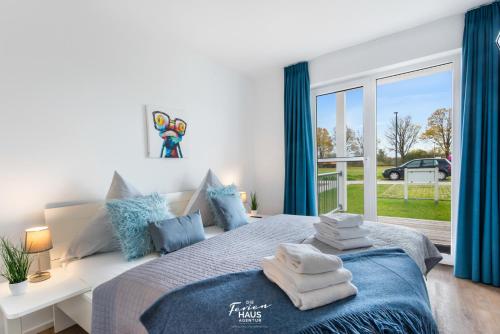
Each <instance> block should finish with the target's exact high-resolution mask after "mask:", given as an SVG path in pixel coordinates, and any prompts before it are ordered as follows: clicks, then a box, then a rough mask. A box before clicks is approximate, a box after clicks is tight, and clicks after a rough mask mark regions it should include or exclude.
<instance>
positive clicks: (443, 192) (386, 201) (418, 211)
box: [319, 184, 451, 221]
mask: <svg viewBox="0 0 500 334" xmlns="http://www.w3.org/2000/svg"><path fill="white" fill-rule="evenodd" d="M394 187H397V185H390V184H388V185H378V186H377V197H378V198H377V213H378V215H379V216H390V217H402V218H416V219H430V220H444V221H450V220H451V217H450V215H451V201H450V200H449V197H450V190H449V189H441V188H449V186H448V187H446V186H440V199H441V200H440V201H439V202H438V203H437V204H435V203H434V200H427V199H411V198H429V193H430V194H431V196H430V198H432V197H433V195H432V194H433V193H432V191H430V189H423V190H422V189H420V190H419V189H418V188H420V187H418V188H417V187H410V189H409V197H410V199H409V200H408V201H407V202H405V200H404V199H403V198H402V197H403V196H402V188H403V187H402V185H400V187H401V190H399V189H394ZM399 194H401V195H399ZM329 196H336V189H332V190H329V191H326V192H324V193H321V194H320V195H319V204H320V213H325V212H328V211H331V210H332V209H333V208H330V207H328V203H331V202H330V201H329V199H330V198H329ZM391 196H392V197H391ZM397 196H399V198H398V197H397ZM333 198H335V197H333ZM347 204H348V207H347V209H348V212H351V213H360V214H362V213H363V212H364V210H363V185H362V184H351V185H348V186H347Z"/></svg>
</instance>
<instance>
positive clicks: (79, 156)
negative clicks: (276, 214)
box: [0, 2, 253, 235]
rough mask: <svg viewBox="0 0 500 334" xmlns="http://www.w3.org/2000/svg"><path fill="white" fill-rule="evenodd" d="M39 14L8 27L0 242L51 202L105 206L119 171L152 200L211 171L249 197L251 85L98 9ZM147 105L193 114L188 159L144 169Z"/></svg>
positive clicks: (22, 15)
mask: <svg viewBox="0 0 500 334" xmlns="http://www.w3.org/2000/svg"><path fill="white" fill-rule="evenodd" d="M36 3H38V4H39V5H36ZM36 3H35V2H30V4H29V5H22V4H21V3H20V2H11V3H9V5H8V6H5V7H8V8H3V9H4V10H5V11H2V12H3V13H4V14H3V15H2V19H1V20H0V45H1V51H0V73H1V74H0V169H1V171H0V235H4V234H14V235H17V234H18V233H20V232H21V231H22V230H23V229H24V228H26V227H28V226H32V225H37V224H40V223H42V222H43V216H42V214H43V209H44V206H45V205H46V203H52V202H61V201H78V200H94V199H101V198H103V197H104V195H105V193H106V191H107V188H108V187H109V184H110V181H111V176H112V174H113V171H114V170H115V169H116V170H118V171H120V172H121V173H122V175H123V176H124V177H125V178H127V179H129V180H130V181H131V182H132V183H133V184H134V185H136V186H137V187H138V188H139V189H140V190H141V191H143V192H144V193H148V192H152V191H160V192H171V191H180V190H188V189H193V188H195V187H196V186H197V185H198V183H199V182H200V180H201V178H202V177H203V175H204V173H206V171H207V169H208V168H209V167H211V168H213V169H214V170H215V172H216V173H217V174H218V175H219V176H220V177H221V178H222V179H223V181H225V182H233V181H234V182H236V183H238V184H241V185H242V186H243V187H244V188H246V189H248V188H250V187H251V183H252V182H251V173H250V170H251V166H250V164H251V163H250V159H251V155H250V154H248V152H250V151H251V150H252V144H251V141H250V137H249V136H248V133H247V129H248V127H247V126H246V124H247V123H248V122H251V119H249V118H248V117H249V111H250V103H251V102H252V96H253V95H252V94H253V83H252V81H251V80H250V79H248V78H246V77H244V76H242V75H240V74H238V73H236V72H234V71H232V70H230V69H227V68H225V67H223V66H221V65H218V64H216V63H214V62H212V61H211V60H209V59H207V58H205V57H202V56H199V55H198V54H197V53H195V52H193V51H191V50H188V49H185V48H183V47H182V46H180V45H174V44H171V43H169V42H168V41H165V40H164V39H163V38H162V34H160V33H157V34H155V33H154V32H152V31H148V30H145V29H143V30H141V29H140V28H139V29H138V27H136V26H134V25H129V24H125V23H124V22H121V21H120V20H118V19H116V18H113V17H100V16H99V15H98V14H97V13H98V12H96V11H93V10H92V7H91V6H83V5H82V6H81V7H78V6H75V2H71V3H72V4H71V5H70V4H68V5H67V6H66V8H63V9H62V8H59V6H64V2H57V6H55V5H54V6H47V5H46V3H45V2H43V3H42V2H36ZM51 3H53V2H51ZM56 7H57V8H56ZM63 10H64V12H65V15H64V16H62V15H60V13H61V12H62V11H63ZM7 13H8V14H7ZM145 104H156V105H162V106H166V107H173V108H177V109H183V110H184V111H185V113H184V114H183V115H182V116H183V118H184V119H185V120H186V121H187V123H188V127H187V133H186V136H185V139H184V140H185V141H184V142H183V144H181V145H182V148H183V152H184V154H185V157H186V158H185V159H179V160H176V159H171V160H168V159H162V160H159V159H156V160H154V159H147V158H146V137H145V115H144V105H145ZM248 190H251V189H248Z"/></svg>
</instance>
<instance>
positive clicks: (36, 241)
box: [24, 226, 52, 254]
mask: <svg viewBox="0 0 500 334" xmlns="http://www.w3.org/2000/svg"><path fill="white" fill-rule="evenodd" d="M24 249H25V251H26V252H27V253H29V254H33V253H40V252H45V251H48V250H49V249H52V238H51V237H50V230H49V228H48V227H47V226H39V227H33V228H29V229H27V230H26V238H25V240H24Z"/></svg>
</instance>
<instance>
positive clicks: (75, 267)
mask: <svg viewBox="0 0 500 334" xmlns="http://www.w3.org/2000/svg"><path fill="white" fill-rule="evenodd" d="M204 229H205V237H206V238H207V239H209V238H212V237H215V236H216V235H219V234H222V233H224V231H223V230H222V229H221V228H220V227H217V226H208V227H205V228H204ZM158 256H159V255H158V254H156V253H154V254H149V255H146V256H144V257H141V258H140V259H135V260H132V261H127V260H125V259H124V258H123V254H122V253H121V252H111V253H103V254H97V255H92V256H89V257H86V258H83V259H80V260H74V261H71V262H68V263H66V264H65V265H64V266H63V267H64V268H65V270H67V271H69V272H71V273H72V274H74V275H75V276H77V277H79V278H80V279H82V280H83V281H84V282H86V283H87V284H88V285H90V287H91V288H92V290H93V289H94V288H96V287H97V286H99V285H101V284H102V283H104V282H106V281H109V280H110V279H113V278H115V277H116V276H118V275H120V274H122V273H124V272H125V271H127V270H129V269H132V268H134V267H137V266H139V265H141V264H143V263H146V262H149V261H151V260H154V259H156V258H158ZM85 297H87V298H88V299H92V291H90V292H87V293H86V294H85Z"/></svg>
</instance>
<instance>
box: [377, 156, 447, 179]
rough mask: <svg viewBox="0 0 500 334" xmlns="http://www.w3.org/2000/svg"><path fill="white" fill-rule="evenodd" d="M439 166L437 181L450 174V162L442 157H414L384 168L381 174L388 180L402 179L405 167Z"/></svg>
mask: <svg viewBox="0 0 500 334" xmlns="http://www.w3.org/2000/svg"><path fill="white" fill-rule="evenodd" d="M433 167H438V168H439V181H444V180H446V178H447V177H448V176H450V175H451V162H449V161H448V160H447V159H444V158H428V159H415V160H411V161H408V162H407V163H404V164H402V165H401V166H398V167H394V168H388V169H386V170H384V172H383V173H382V176H383V177H384V178H386V179H389V180H394V181H396V180H402V179H404V177H405V168H433Z"/></svg>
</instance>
